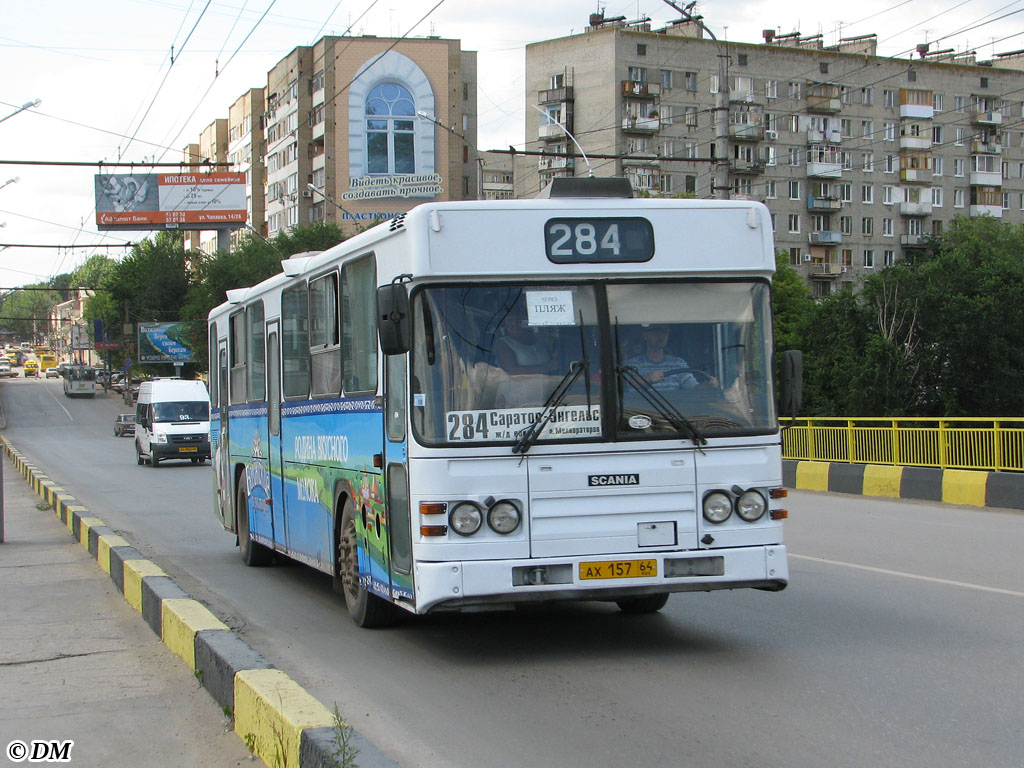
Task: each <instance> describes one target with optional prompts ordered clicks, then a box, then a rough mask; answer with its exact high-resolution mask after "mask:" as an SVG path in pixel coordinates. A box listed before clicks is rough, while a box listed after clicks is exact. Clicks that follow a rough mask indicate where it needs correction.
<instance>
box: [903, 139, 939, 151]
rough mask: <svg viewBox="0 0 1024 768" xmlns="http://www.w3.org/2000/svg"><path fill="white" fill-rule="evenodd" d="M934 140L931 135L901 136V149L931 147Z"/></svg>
mask: <svg viewBox="0 0 1024 768" xmlns="http://www.w3.org/2000/svg"><path fill="white" fill-rule="evenodd" d="M931 148H932V140H931V137H930V136H900V151H901V152H902V151H904V150H909V149H916V150H921V149H931Z"/></svg>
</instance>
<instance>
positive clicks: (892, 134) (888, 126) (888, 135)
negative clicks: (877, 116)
mask: <svg viewBox="0 0 1024 768" xmlns="http://www.w3.org/2000/svg"><path fill="white" fill-rule="evenodd" d="M882 130H883V131H884V132H885V140H886V141H896V123H889V122H885V123H882Z"/></svg>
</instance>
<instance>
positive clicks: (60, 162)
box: [0, 160, 232, 169]
mask: <svg viewBox="0 0 1024 768" xmlns="http://www.w3.org/2000/svg"><path fill="white" fill-rule="evenodd" d="M0 165H65V166H86V167H92V166H96V167H97V168H100V169H103V168H183V167H186V166H189V167H195V166H197V165H198V166H209V167H211V168H213V167H225V168H227V167H230V166H231V165H232V163H217V162H214V161H212V160H203V161H202V162H199V163H190V162H186V161H184V160H183V161H181V162H178V163H138V162H136V163H125V162H117V163H108V162H106V161H104V160H92V161H87V160H0Z"/></svg>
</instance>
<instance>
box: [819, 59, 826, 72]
mask: <svg viewBox="0 0 1024 768" xmlns="http://www.w3.org/2000/svg"><path fill="white" fill-rule="evenodd" d="M818 71H819V72H820V73H821V74H823V75H827V74H828V63H827V62H824V61H819V62H818Z"/></svg>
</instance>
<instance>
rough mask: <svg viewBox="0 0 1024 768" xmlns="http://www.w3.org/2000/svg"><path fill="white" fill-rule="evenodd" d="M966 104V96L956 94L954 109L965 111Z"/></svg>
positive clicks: (955, 110)
mask: <svg viewBox="0 0 1024 768" xmlns="http://www.w3.org/2000/svg"><path fill="white" fill-rule="evenodd" d="M965 104H966V98H965V97H963V96H954V97H953V111H954V112H963V111H964V105H965Z"/></svg>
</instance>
